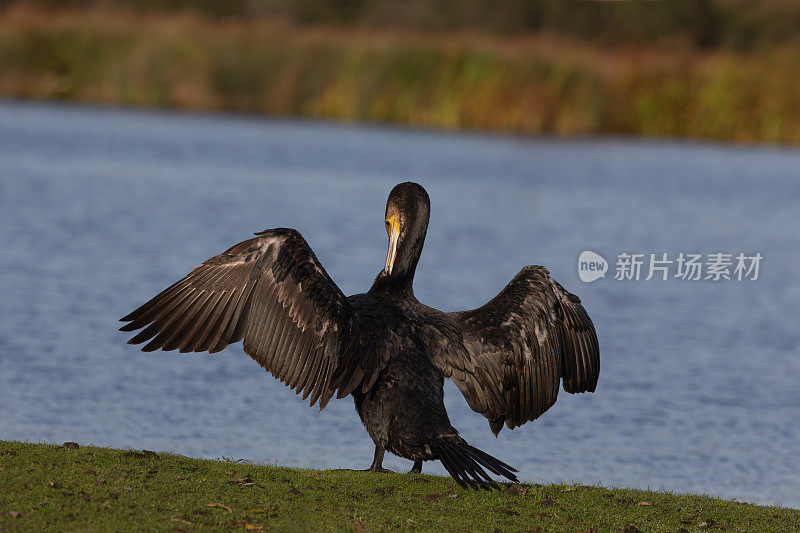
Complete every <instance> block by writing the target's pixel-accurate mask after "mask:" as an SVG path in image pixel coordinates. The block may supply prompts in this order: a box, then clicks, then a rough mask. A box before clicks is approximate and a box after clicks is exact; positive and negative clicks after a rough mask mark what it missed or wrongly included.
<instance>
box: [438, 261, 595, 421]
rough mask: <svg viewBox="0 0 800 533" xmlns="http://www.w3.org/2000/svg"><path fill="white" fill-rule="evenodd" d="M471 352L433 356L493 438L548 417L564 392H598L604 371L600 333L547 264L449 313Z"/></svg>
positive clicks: (454, 352)
mask: <svg viewBox="0 0 800 533" xmlns="http://www.w3.org/2000/svg"><path fill="white" fill-rule="evenodd" d="M448 316H449V317H450V318H451V319H452V322H453V323H454V324H455V326H456V327H457V329H458V330H459V331H460V333H461V337H462V339H463V346H464V350H463V351H462V352H458V351H453V350H450V351H446V350H443V351H442V352H441V353H439V354H436V355H435V356H434V363H435V364H436V365H437V367H438V368H439V369H440V370H441V371H442V373H443V374H444V375H445V376H448V377H451V378H452V379H453V381H454V382H455V383H456V386H457V387H458V388H459V390H461V392H462V394H463V395H464V397H465V398H466V400H467V402H468V403H469V404H470V406H471V407H472V408H473V409H474V410H475V411H477V412H480V413H482V414H483V415H484V416H485V417H486V418H487V419H489V426H490V427H491V429H492V432H494V433H495V435H496V434H497V433H499V431H500V430H501V429H502V427H503V424H505V425H506V426H508V427H509V428H511V429H513V428H514V427H516V426H520V425H522V424H524V423H525V422H527V421H529V420H534V419H536V418H538V417H539V416H540V415H541V414H542V413H544V412H545V411H547V409H549V408H550V406H551V405H553V403H555V401H556V398H557V396H558V388H559V382H560V381H561V380H562V378H563V386H564V390H566V391H567V392H571V393H577V392H586V391H594V390H595V387H596V384H597V377H598V374H599V371H600V356H599V349H598V343H597V334H596V333H595V329H594V325H593V324H592V321H591V319H589V315H588V314H587V313H586V310H585V309H584V308H583V306H582V305H581V303H580V299H579V298H578V297H577V296H575V295H574V294H571V293H569V292H568V291H566V290H565V289H564V288H563V287H562V286H561V285H560V284H558V283H557V282H556V281H555V280H553V279H552V278H551V277H550V274H549V272H548V271H547V270H546V269H545V268H544V267H540V266H527V267H525V268H523V269H522V270H521V271H520V273H519V274H517V275H516V276H515V277H514V279H512V280H511V282H510V283H509V284H508V285H507V286H506V287H505V288H504V289H503V290H502V291H501V292H500V293H499V294H498V295H497V296H496V297H495V298H493V299H492V300H491V301H490V302H488V303H487V304H486V305H484V306H483V307H480V308H478V309H474V310H472V311H461V312H457V313H450V314H449V315H448Z"/></svg>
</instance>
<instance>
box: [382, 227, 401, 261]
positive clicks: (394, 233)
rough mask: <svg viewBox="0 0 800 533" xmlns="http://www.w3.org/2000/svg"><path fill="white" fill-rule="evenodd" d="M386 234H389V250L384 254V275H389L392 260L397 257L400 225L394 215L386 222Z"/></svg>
mask: <svg viewBox="0 0 800 533" xmlns="http://www.w3.org/2000/svg"><path fill="white" fill-rule="evenodd" d="M387 222H388V224H387V226H386V232H387V233H388V234H389V250H388V251H387V252H386V266H385V267H384V268H383V270H384V272H386V274H388V275H391V273H392V267H393V266H394V259H395V257H396V256H397V241H398V240H399V239H400V225H399V224H398V223H397V219H396V218H395V216H394V215H392V216H391V217H389V219H388V220H387Z"/></svg>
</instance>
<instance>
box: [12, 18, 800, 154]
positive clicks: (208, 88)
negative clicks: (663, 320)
mask: <svg viewBox="0 0 800 533" xmlns="http://www.w3.org/2000/svg"><path fill="white" fill-rule="evenodd" d="M798 87H800V48H798V47H792V46H788V45H786V46H779V47H773V48H769V49H765V50H762V51H761V52H760V53H758V54H755V53H754V54H744V53H735V52H732V51H730V50H728V51H726V50H721V49H720V50H716V51H713V52H708V51H706V52H703V51H700V50H698V49H695V48H691V47H687V46H681V45H665V44H648V45H644V46H617V47H610V48H600V47H596V46H592V45H589V44H586V43H581V42H580V41H571V40H568V39H565V38H560V37H542V36H539V37H535V36H528V37H507V38H504V37H500V36H491V37H490V36H486V35H477V34H468V33H438V34H435V35H428V34H423V33H418V32H414V31H410V30H409V31H401V30H383V31H380V32H378V31H374V30H364V29H362V30H355V29H343V28H338V29H337V28H333V27H320V26H317V27H315V26H304V27H297V26H293V25H291V24H288V23H283V24H280V23H274V22H269V19H255V20H249V21H248V20H239V19H234V20H231V21H228V22H220V21H218V20H213V19H208V18H203V17H200V16H197V15H192V14H181V13H159V14H153V13H149V14H148V13H141V12H129V13H125V12H124V11H122V12H121V9H115V10H109V9H104V8H102V7H98V8H92V9H89V10H85V11H83V10H73V11H60V12H50V11H43V10H40V9H37V8H35V7H31V6H25V5H18V6H13V5H12V7H9V8H7V9H5V10H3V11H0V95H2V96H6V97H19V98H37V99H39V98H44V99H65V100H77V101H83V102H95V103H106V104H123V105H135V106H148V107H176V108H182V109H196V110H236V111H246V112H255V113H268V114H272V115H291V116H303V117H315V118H326V119H328V118H329V119H339V120H349V121H377V122H391V123H398V124H404V125H412V126H421V127H432V128H444V129H460V128H468V129H480V130H500V131H511V132H521V133H548V134H558V135H574V134H580V135H584V134H599V133H611V134H631V135H645V136H674V137H691V138H706V139H724V140H732V141H741V142H754V141H758V142H777V143H791V144H800V91H798V90H797V88H798Z"/></svg>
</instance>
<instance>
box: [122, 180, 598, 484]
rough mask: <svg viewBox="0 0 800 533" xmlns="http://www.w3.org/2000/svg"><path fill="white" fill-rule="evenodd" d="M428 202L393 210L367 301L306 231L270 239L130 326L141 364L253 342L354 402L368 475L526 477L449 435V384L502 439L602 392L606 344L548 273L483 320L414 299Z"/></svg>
mask: <svg viewBox="0 0 800 533" xmlns="http://www.w3.org/2000/svg"><path fill="white" fill-rule="evenodd" d="M429 214H430V200H429V198H428V193H427V192H426V191H425V189H424V188H423V187H422V186H420V185H418V184H416V183H411V182H407V183H401V184H400V185H397V186H396V187H394V189H392V191H391V193H390V194H389V199H388V200H387V203H386V216H385V224H386V232H387V233H388V235H389V249H388V253H387V255H386V265H385V267H384V268H383V270H381V272H380V273H379V274H378V276H377V278H375V282H374V283H373V285H372V287H371V288H370V290H369V292H366V293H364V294H356V295H354V296H350V297H345V295H344V294H342V291H341V290H339V287H337V286H336V284H335V283H334V282H333V281H332V280H331V278H330V277H329V276H328V274H327V273H326V272H325V269H323V268H322V265H321V264H320V262H319V260H318V259H317V257H316V256H315V255H314V252H313V251H312V250H311V248H310V247H309V246H308V244H307V243H306V241H305V240H304V239H303V237H302V236H301V235H300V233H298V232H297V231H295V230H293V229H287V228H277V229H269V230H266V231H262V232H260V233H256V234H255V235H256V237H255V238H252V239H249V240H246V241H244V242H241V243H239V244H237V245H236V246H233V247H232V248H230V249H228V250H226V251H225V252H223V253H221V254H219V255H217V256H215V257H212V258H211V259H209V260H207V261H205V262H204V263H203V264H201V265H199V266H198V267H196V268H194V269H193V270H192V271H191V272H190V273H189V274H188V275H187V276H186V277H184V278H183V279H181V280H180V281H178V282H177V283H175V284H174V285H172V286H170V287H168V288H167V289H165V290H164V291H162V292H161V293H159V294H158V295H157V296H155V297H154V298H153V299H151V300H150V301H148V302H147V303H145V304H144V305H142V306H141V307H139V308H138V309H136V310H135V311H133V312H132V313H130V314H129V315H127V316H126V317H124V318H122V319H121V320H122V321H124V322H128V324H126V325H124V326H123V327H122V328H120V329H121V330H122V331H134V330H137V329H140V328H144V330H142V331H141V332H139V333H138V334H137V335H136V336H135V337H133V338H132V339H131V340H130V341H128V342H129V343H130V344H138V343H142V342H145V341H149V342H148V343H147V344H146V345H145V346H144V347H143V348H142V350H144V351H152V350H157V349H159V348H161V349H162V350H175V349H179V350H180V351H181V352H182V353H185V352H204V351H207V352H209V353H214V352H218V351H220V350H222V349H223V348H225V347H226V346H228V345H229V344H232V343H235V342H238V341H240V340H242V339H244V351H245V353H247V354H248V355H250V356H251V357H252V358H253V359H255V360H256V361H257V362H258V363H259V364H260V365H261V366H263V367H264V368H265V369H267V370H268V371H269V372H271V373H272V375H273V376H275V377H276V378H279V379H280V380H281V381H283V382H284V383H285V384H287V385H288V386H290V387H291V388H293V389H294V390H295V391H296V392H297V393H298V394H300V393H302V394H303V399H305V398H306V397H308V396H311V400H310V401H311V405H314V404H315V403H316V402H319V408H320V410H322V409H323V408H324V407H325V406H326V405H327V403H328V401H329V400H330V399H331V398H332V397H333V396H334V395H336V397H337V398H343V397H345V396H347V395H350V394H352V395H353V398H354V399H355V406H356V410H357V411H358V414H359V416H360V417H361V421H362V422H363V423H364V426H365V427H366V429H367V432H368V433H369V435H370V437H372V440H373V441H374V442H375V457H374V460H373V462H372V466H371V467H370V468H369V470H372V471H386V470H385V469H384V468H383V466H382V463H383V455H384V451H385V450H389V451H390V452H392V453H394V454H396V455H399V456H400V457H405V458H407V459H410V460H413V461H414V467H413V469H412V472H420V471H421V469H422V462H423V461H431V460H435V459H438V460H440V461H441V462H442V464H443V465H444V467H445V469H447V471H448V472H449V473H450V475H452V476H453V478H455V480H456V481H457V482H458V483H459V484H461V485H462V486H463V485H467V484H469V485H473V486H477V485H484V484H488V483H491V478H490V477H489V475H488V474H487V473H486V470H488V471H490V472H492V473H494V474H496V475H498V476H503V477H505V478H508V479H510V480H512V481H516V480H517V478H516V476H515V475H514V472H516V471H517V470H516V469H514V468H513V467H511V466H509V465H507V464H506V463H504V462H502V461H500V460H498V459H496V458H494V457H492V456H490V455H488V454H486V453H484V452H482V451H480V450H478V449H477V448H474V447H472V446H470V445H469V444H467V443H466V441H464V439H462V438H461V437H460V436H459V434H458V431H457V430H456V429H455V428H454V427H453V426H452V425H451V424H450V420H449V418H448V416H447V412H446V411H445V407H444V401H443V400H444V392H443V387H444V378H445V377H448V378H451V379H452V380H453V381H454V382H455V384H456V386H457V387H458V389H459V390H460V391H461V393H462V394H463V395H464V397H465V398H466V400H467V403H468V404H469V405H470V407H471V408H472V409H473V410H474V411H477V412H478V413H481V414H482V415H483V416H485V417H486V418H487V419H488V420H489V427H490V428H491V430H492V432H493V433H494V434H495V436H497V434H498V433H499V432H500V430H501V429H502V427H503V424H505V425H506V426H508V428H509V429H513V428H515V427H517V426H520V425H522V424H524V423H525V422H527V421H529V420H534V419H535V418H537V417H538V416H539V415H541V414H542V413H544V412H545V411H546V410H547V409H548V408H549V407H550V406H551V405H553V403H554V402H555V401H556V396H557V394H558V388H559V382H560V381H561V380H562V379H563V387H564V390H566V391H567V392H570V393H578V392H586V391H594V390H595V385H596V384H597V377H598V372H599V369H600V359H599V351H598V345H597V336H596V334H595V330H594V326H593V325H592V321H591V320H590V319H589V316H588V315H587V313H586V311H585V310H584V308H583V306H581V302H580V300H579V299H578V297H577V296H575V295H573V294H570V293H569V292H567V291H566V290H565V289H564V288H563V287H562V286H561V285H559V284H558V282H556V281H555V280H553V279H552V278H551V277H550V275H549V273H548V271H547V270H546V269H545V268H544V267H541V266H526V267H525V268H523V269H522V270H521V271H520V272H519V274H517V275H516V276H515V277H514V279H512V280H511V282H510V283H509V284H508V285H507V286H506V287H505V288H504V289H503V290H502V291H500V293H499V294H498V295H497V296H495V297H494V298H493V299H492V300H491V301H490V302H488V303H487V304H486V305H484V306H483V307H480V308H478V309H474V310H471V311H460V312H455V313H444V312H442V311H438V310H436V309H433V308H431V307H428V306H426V305H424V304H421V303H420V302H419V301H417V299H416V298H415V297H414V291H413V281H414V271H415V269H416V267H417V262H418V261H419V258H420V254H421V253H422V246H423V243H424V242H425V234H426V232H427V228H428V218H429Z"/></svg>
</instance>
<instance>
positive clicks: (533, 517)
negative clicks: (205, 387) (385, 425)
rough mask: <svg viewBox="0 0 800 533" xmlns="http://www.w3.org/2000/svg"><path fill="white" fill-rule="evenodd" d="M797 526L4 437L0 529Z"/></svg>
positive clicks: (512, 490)
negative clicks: (15, 440) (19, 440)
mask: <svg viewBox="0 0 800 533" xmlns="http://www.w3.org/2000/svg"><path fill="white" fill-rule="evenodd" d="M47 528H51V529H57V530H62V531H63V530H71V531H75V530H83V531H86V530H88V531H120V530H122V531H134V530H142V529H146V530H149V531H200V530H208V529H217V530H219V529H242V530H265V531H275V530H277V531H294V530H306V531H322V530H349V531H378V530H386V531H388V530H398V529H402V530H423V531H424V530H432V529H444V530H453V531H455V530H458V531H465V530H483V531H493V530H495V529H496V528H497V529H499V530H501V531H584V532H588V531H594V532H597V531H620V530H623V531H627V532H629V533H633V532H635V531H672V532H674V531H681V530H687V531H716V530H724V531H781V532H785V531H797V530H798V529H800V511H797V510H792V509H785V508H779V507H763V506H756V505H750V504H744V503H737V502H729V501H724V500H718V499H714V498H709V497H704V496H686V495H673V494H666V493H659V492H647V491H639V490H629V489H614V490H607V489H604V488H599V487H585V486H564V485H524V486H520V485H516V486H509V485H501V486H500V488H499V490H497V491H494V492H487V491H476V490H465V489H461V488H459V487H457V486H456V485H454V483H453V482H452V480H451V479H449V478H443V477H437V476H425V475H412V474H374V473H364V472H346V471H317V470H299V469H290V468H280V467H273V466H257V465H247V464H241V463H236V462H231V461H230V460H228V461H204V460H198V459H189V458H186V457H180V456H176V455H171V454H163V453H153V452H148V451H123V450H112V449H107V448H95V447H80V448H77V447H71V446H69V445H65V446H52V445H46V444H23V443H18V442H4V441H0V530H8V531H12V530H21V531H39V530H43V529H47Z"/></svg>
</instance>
